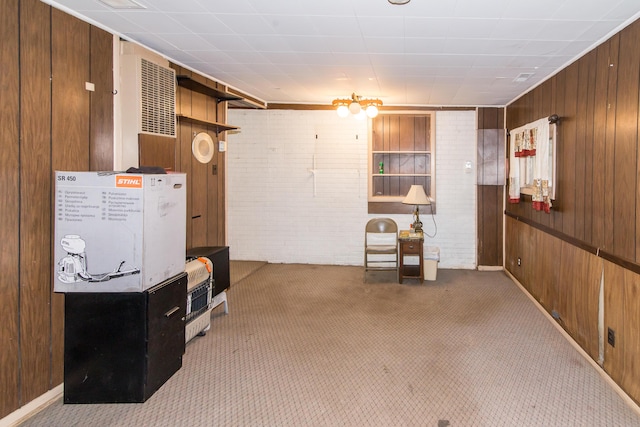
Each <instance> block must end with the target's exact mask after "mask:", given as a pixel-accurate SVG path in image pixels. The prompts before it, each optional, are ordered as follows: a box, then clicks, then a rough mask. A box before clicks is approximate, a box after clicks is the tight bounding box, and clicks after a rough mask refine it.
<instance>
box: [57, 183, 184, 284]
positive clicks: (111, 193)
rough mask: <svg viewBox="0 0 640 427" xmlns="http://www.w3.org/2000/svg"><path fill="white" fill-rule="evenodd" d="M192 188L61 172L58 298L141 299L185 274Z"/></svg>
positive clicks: (58, 213) (173, 184) (59, 188)
mask: <svg viewBox="0 0 640 427" xmlns="http://www.w3.org/2000/svg"><path fill="white" fill-rule="evenodd" d="M186 182H187V180H186V175H185V174H182V173H175V174H174V173H172V174H166V175H165V174H162V175H160V174H158V175H155V174H128V173H121V172H56V193H55V237H54V239H55V240H54V246H55V249H54V256H55V264H54V290H55V292H142V291H144V290H146V289H148V288H150V287H152V286H154V285H157V284H158V283H160V282H162V281H164V280H166V279H169V278H171V277H173V276H175V275H177V274H179V273H181V272H183V271H184V268H185V259H186V258H185V257H186V255H185V252H186V199H187V196H186V194H187V193H186Z"/></svg>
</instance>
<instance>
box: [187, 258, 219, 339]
mask: <svg viewBox="0 0 640 427" xmlns="http://www.w3.org/2000/svg"><path fill="white" fill-rule="evenodd" d="M185 271H186V273H187V312H186V313H187V314H186V318H185V320H186V326H185V334H184V335H185V343H187V342H189V341H191V340H192V339H193V338H194V337H195V336H196V335H204V334H206V332H207V331H208V330H209V328H210V327H211V310H212V309H213V305H212V294H213V263H212V262H211V260H210V259H209V258H204V257H201V258H197V259H194V260H192V261H189V262H187V264H186V267H185Z"/></svg>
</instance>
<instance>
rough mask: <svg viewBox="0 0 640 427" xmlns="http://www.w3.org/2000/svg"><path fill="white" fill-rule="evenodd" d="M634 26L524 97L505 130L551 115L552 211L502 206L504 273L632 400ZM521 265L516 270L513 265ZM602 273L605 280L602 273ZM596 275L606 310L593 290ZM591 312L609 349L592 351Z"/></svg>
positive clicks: (524, 203)
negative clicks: (554, 128)
mask: <svg viewBox="0 0 640 427" xmlns="http://www.w3.org/2000/svg"><path fill="white" fill-rule="evenodd" d="M638 46H640V21H636V22H634V23H632V24H631V25H629V26H628V27H626V28H625V29H623V30H622V31H621V32H619V33H618V34H616V35H614V36H613V37H611V38H610V39H609V40H607V41H606V42H604V43H603V44H601V45H600V46H598V47H596V48H595V49H594V50H592V51H591V52H589V53H587V54H586V55H584V56H583V57H582V58H580V59H579V60H577V61H576V62H575V63H573V64H571V65H569V66H568V67H566V68H565V69H564V70H562V71H560V72H559V73H558V74H556V75H555V76H553V77H552V78H550V79H549V80H547V81H546V82H545V83H543V84H542V85H540V86H538V87H537V88H535V89H534V90H533V91H531V92H529V93H527V94H526V95H524V96H522V97H521V98H519V99H518V100H516V101H515V102H513V103H512V104H511V105H509V106H508V107H507V110H506V122H507V128H508V129H513V128H515V127H518V126H521V125H524V124H526V123H528V122H531V121H534V120H536V119H539V118H542V117H546V116H549V115H552V114H557V115H558V116H559V117H560V123H559V125H558V138H557V140H558V142H557V173H558V175H557V191H556V194H557V199H556V201H555V202H554V204H553V207H552V209H551V214H545V213H543V212H538V211H535V210H533V209H532V208H531V204H530V203H529V200H525V197H523V200H521V202H520V203H519V204H507V208H506V214H507V215H508V216H509V218H508V219H507V232H506V239H505V245H506V250H505V254H506V260H505V266H506V268H507V269H508V270H509V271H510V272H511V273H512V274H514V276H515V277H516V278H517V279H518V280H519V281H520V282H521V283H522V284H523V285H524V286H525V287H526V288H527V289H528V290H529V292H531V294H532V295H533V296H534V297H536V298H537V299H538V300H539V301H540V302H541V303H542V305H543V306H544V307H545V308H546V309H547V310H548V311H549V312H550V313H553V314H554V316H555V317H556V319H557V320H558V322H559V323H560V324H562V326H563V327H564V328H565V329H566V330H567V331H568V332H569V333H570V334H571V335H572V337H573V338H574V339H575V340H576V341H577V342H578V343H579V344H580V345H581V346H582V347H583V348H584V349H585V350H586V351H587V352H588V353H589V354H590V355H591V357H593V358H594V359H596V360H597V359H598V357H599V356H598V354H599V352H601V353H603V354H604V360H603V361H601V362H602V364H603V367H604V368H605V370H606V371H607V372H608V373H609V375H610V376H611V377H612V378H613V379H614V380H615V381H616V382H617V383H618V384H619V385H621V386H622V388H623V389H624V390H625V391H626V392H627V393H629V395H630V396H631V397H632V398H633V399H634V400H636V402H640V386H638V384H640V367H639V366H640V365H638V364H637V363H635V362H633V361H634V360H635V359H637V355H638V352H639V351H640V333H639V331H640V317H639V316H638V313H639V312H640V309H639V307H640V293H639V289H638V283H639V280H638V279H639V278H640V276H638V273H640V234H639V233H640V174H639V168H638V166H639V165H640V140H639V132H638V130H639V127H640V125H639V124H640V110H639V102H640V50H638ZM518 258H520V260H521V265H520V266H519V265H518V264H517V260H518ZM603 274H604V276H603ZM602 277H603V278H604V279H603V281H602V283H603V286H604V288H603V290H604V295H605V297H604V304H602V306H603V307H604V308H603V310H604V313H601V312H600V311H599V304H600V303H602V301H600V298H599V286H600V281H601V278H602ZM598 314H602V315H604V319H605V322H604V325H600V326H601V327H602V328H603V330H604V335H605V337H606V331H607V328H612V329H613V330H614V331H615V332H616V343H615V347H613V346H611V345H610V344H607V343H606V342H605V343H604V348H600V346H599V341H598V334H597V327H598V321H597V319H598V317H597V316H598Z"/></svg>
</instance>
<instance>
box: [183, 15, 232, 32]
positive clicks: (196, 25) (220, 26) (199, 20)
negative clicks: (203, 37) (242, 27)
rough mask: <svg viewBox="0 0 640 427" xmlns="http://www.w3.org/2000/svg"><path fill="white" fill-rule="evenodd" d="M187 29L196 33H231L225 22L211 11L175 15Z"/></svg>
mask: <svg viewBox="0 0 640 427" xmlns="http://www.w3.org/2000/svg"><path fill="white" fill-rule="evenodd" d="M175 19H179V20H180V21H181V22H182V24H183V25H184V26H185V27H187V28H188V29H189V31H191V32H193V33H196V34H232V33H233V32H232V31H231V29H230V28H229V27H227V26H226V25H225V23H224V22H223V21H222V20H220V19H218V17H217V16H215V15H213V14H211V13H184V14H180V16H175Z"/></svg>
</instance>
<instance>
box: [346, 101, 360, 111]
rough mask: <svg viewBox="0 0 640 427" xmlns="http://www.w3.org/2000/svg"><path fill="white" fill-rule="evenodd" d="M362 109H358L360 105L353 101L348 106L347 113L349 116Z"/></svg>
mask: <svg viewBox="0 0 640 427" xmlns="http://www.w3.org/2000/svg"><path fill="white" fill-rule="evenodd" d="M361 109H362V108H361V107H360V103H359V102H356V101H353V102H351V104H349V111H350V112H351V114H358V113H359V112H360V110H361Z"/></svg>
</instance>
